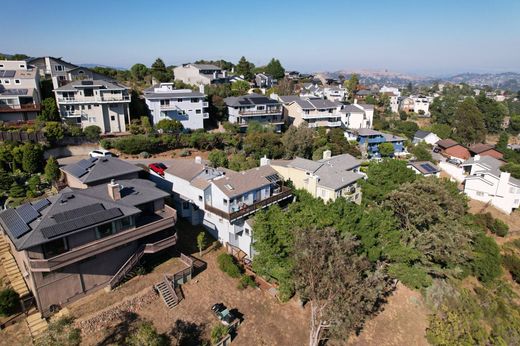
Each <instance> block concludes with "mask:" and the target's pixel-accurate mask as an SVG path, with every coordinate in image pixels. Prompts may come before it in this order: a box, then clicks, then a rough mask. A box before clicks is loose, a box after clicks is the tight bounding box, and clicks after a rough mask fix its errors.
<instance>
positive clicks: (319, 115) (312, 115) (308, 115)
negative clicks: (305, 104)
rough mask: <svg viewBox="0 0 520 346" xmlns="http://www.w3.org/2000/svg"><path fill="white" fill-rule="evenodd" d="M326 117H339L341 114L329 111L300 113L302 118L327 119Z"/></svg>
mask: <svg viewBox="0 0 520 346" xmlns="http://www.w3.org/2000/svg"><path fill="white" fill-rule="evenodd" d="M328 118H341V114H338V113H329V112H310V113H303V114H302V119H328Z"/></svg>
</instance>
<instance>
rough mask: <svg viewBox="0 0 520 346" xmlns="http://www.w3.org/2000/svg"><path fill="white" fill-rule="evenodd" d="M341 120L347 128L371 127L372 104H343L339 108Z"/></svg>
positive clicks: (372, 117)
mask: <svg viewBox="0 0 520 346" xmlns="http://www.w3.org/2000/svg"><path fill="white" fill-rule="evenodd" d="M341 114H342V115H341V121H342V122H343V125H344V127H346V128H347V129H361V128H365V129H371V128H372V124H373V121H374V106H373V105H369V104H366V103H357V100H354V103H353V104H350V105H345V106H343V107H342V109H341Z"/></svg>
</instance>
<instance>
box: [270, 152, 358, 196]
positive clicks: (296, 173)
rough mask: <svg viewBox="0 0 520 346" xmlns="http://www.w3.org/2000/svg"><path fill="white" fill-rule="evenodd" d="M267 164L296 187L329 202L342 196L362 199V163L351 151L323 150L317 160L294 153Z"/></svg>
mask: <svg viewBox="0 0 520 346" xmlns="http://www.w3.org/2000/svg"><path fill="white" fill-rule="evenodd" d="M269 165H270V166H271V167H273V168H274V169H275V170H276V171H277V172H278V174H280V175H281V176H282V177H283V178H284V180H291V182H292V183H293V184H294V187H295V188H297V189H304V190H306V191H307V192H309V193H310V194H311V195H312V196H313V197H315V198H321V199H323V200H324V201H325V202H328V201H334V200H335V199H336V198H338V197H344V198H346V199H347V200H349V201H351V202H354V203H357V204H359V203H361V188H360V186H359V184H358V181H359V180H360V179H363V178H364V174H361V173H360V171H359V167H360V165H361V163H360V162H359V161H358V160H357V159H356V158H355V157H353V156H352V155H349V154H343V155H337V156H331V152H330V150H326V151H325V152H324V153H323V159H321V160H319V161H312V160H307V159H303V158H300V157H297V158H295V159H293V160H272V161H269Z"/></svg>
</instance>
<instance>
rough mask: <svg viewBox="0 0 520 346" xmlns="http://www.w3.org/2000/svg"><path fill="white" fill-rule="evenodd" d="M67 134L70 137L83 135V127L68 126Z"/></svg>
mask: <svg viewBox="0 0 520 346" xmlns="http://www.w3.org/2000/svg"><path fill="white" fill-rule="evenodd" d="M67 134H68V135H69V136H71V137H79V136H82V135H83V129H82V128H81V127H79V126H68V127H67Z"/></svg>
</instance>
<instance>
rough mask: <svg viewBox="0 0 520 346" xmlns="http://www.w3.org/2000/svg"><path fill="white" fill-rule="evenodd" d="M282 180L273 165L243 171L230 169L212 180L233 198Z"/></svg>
mask: <svg viewBox="0 0 520 346" xmlns="http://www.w3.org/2000/svg"><path fill="white" fill-rule="evenodd" d="M278 180H280V176H279V175H278V173H277V172H276V171H275V170H274V168H272V167H271V166H268V165H266V166H260V167H256V168H251V169H248V170H246V171H242V172H233V171H228V172H227V173H226V174H225V175H224V176H222V177H221V178H217V179H213V180H212V182H213V184H215V186H216V187H218V188H219V189H220V190H221V191H222V192H223V193H224V194H225V195H226V196H228V197H229V198H233V197H235V196H239V195H243V194H244V193H246V192H249V191H252V190H256V189H258V188H260V187H262V186H266V185H270V184H272V183H273V182H275V181H278Z"/></svg>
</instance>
